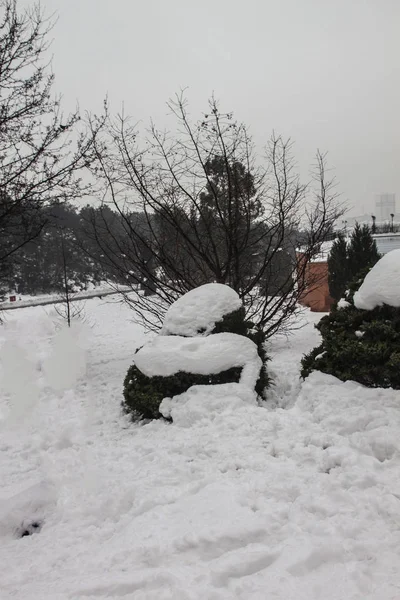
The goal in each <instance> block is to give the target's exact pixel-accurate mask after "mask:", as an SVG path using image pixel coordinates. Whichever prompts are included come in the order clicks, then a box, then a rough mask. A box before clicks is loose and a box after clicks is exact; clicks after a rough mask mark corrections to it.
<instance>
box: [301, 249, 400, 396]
mask: <svg viewBox="0 0 400 600" xmlns="http://www.w3.org/2000/svg"><path fill="white" fill-rule="evenodd" d="M360 283H361V285H360ZM317 329H318V330H319V331H320V332H321V335H322V344H320V346H318V347H317V348H314V350H312V351H311V352H310V353H309V354H308V355H306V356H305V357H304V358H303V361H302V376H303V377H307V375H309V374H310V373H311V371H314V370H318V371H323V372H324V373H329V374H331V375H335V376H336V377H338V378H339V379H342V380H343V381H347V380H354V381H358V382H359V383H361V384H363V385H366V386H368V387H384V388H388V387H392V388H395V389H400V250H393V251H392V252H389V253H388V254H386V255H385V256H384V257H383V258H381V259H380V261H379V262H378V263H377V264H376V265H375V266H374V267H373V268H372V269H371V270H370V271H369V273H367V275H366V277H365V279H364V281H363V282H356V283H355V284H354V285H353V286H352V289H351V290H350V293H349V294H348V295H347V296H346V302H339V303H338V305H337V306H335V307H333V308H332V311H331V313H330V314H329V315H327V316H325V317H323V318H322V319H321V321H320V322H319V323H318V325H317Z"/></svg>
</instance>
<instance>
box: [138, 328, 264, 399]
mask: <svg viewBox="0 0 400 600" xmlns="http://www.w3.org/2000/svg"><path fill="white" fill-rule="evenodd" d="M134 360H135V364H136V366H137V367H138V369H139V370H140V371H142V373H144V374H145V375H147V376H148V377H154V376H156V375H160V376H162V377H168V376H170V375H175V373H178V372H179V371H184V372H185V373H194V374H197V375H211V374H214V373H221V372H222V371H226V370H228V369H231V368H233V367H243V371H242V374H241V377H240V383H242V384H243V385H246V386H248V387H251V388H254V386H255V385H256V382H257V379H258V377H259V374H260V369H261V366H262V362H261V358H260V357H259V356H258V352H257V346H256V345H255V344H254V343H253V342H252V341H251V340H249V339H248V338H246V337H244V336H242V335H237V334H235V333H216V334H214V335H210V336H209V337H198V338H196V339H193V338H187V337H182V336H170V337H167V336H158V337H156V338H154V340H152V341H151V342H149V343H148V344H146V345H145V346H143V347H142V348H140V350H138V352H137V353H136V354H135V358H134Z"/></svg>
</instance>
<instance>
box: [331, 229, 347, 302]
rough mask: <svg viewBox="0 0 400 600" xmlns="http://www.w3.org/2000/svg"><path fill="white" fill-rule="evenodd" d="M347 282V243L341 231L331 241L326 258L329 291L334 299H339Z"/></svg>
mask: <svg viewBox="0 0 400 600" xmlns="http://www.w3.org/2000/svg"><path fill="white" fill-rule="evenodd" d="M348 282H349V264H348V257H347V244H346V239H345V237H344V235H343V233H339V235H338V237H337V238H336V240H335V241H334V242H333V245H332V249H331V252H330V254H329V258H328V283H329V293H330V295H331V296H332V298H333V299H334V300H340V298H342V297H343V295H344V292H345V291H346V288H347V284H348Z"/></svg>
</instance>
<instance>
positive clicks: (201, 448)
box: [0, 300, 400, 600]
mask: <svg viewBox="0 0 400 600" xmlns="http://www.w3.org/2000/svg"><path fill="white" fill-rule="evenodd" d="M87 310H89V311H90V321H91V322H92V323H93V327H92V328H91V329H89V330H88V331H86V334H85V338H84V345H85V346H86V347H87V348H88V355H87V375H86V378H84V379H81V380H80V381H78V382H77V383H76V384H75V385H74V386H73V388H72V389H68V390H66V391H64V392H61V391H60V392H54V391H52V390H51V389H50V388H49V387H48V386H46V381H45V380H44V376H43V371H39V368H41V365H43V364H45V361H46V357H47V356H49V355H50V354H51V351H52V350H51V349H52V343H53V342H52V340H53V339H54V329H53V326H52V324H51V322H49V320H48V318H47V317H42V314H43V311H42V309H40V308H35V309H33V308H30V309H24V310H21V311H15V315H13V318H12V319H10V320H9V322H8V325H7V326H6V329H5V330H3V331H5V333H3V342H4V339H6V340H7V341H6V343H7V345H9V344H10V343H11V342H12V340H13V339H14V340H15V339H16V338H19V339H20V340H23V341H24V347H25V349H26V353H27V357H28V359H29V358H30V359H31V362H32V363H34V364H35V368H36V370H37V373H38V374H39V375H40V376H41V379H39V384H38V385H39V398H40V400H39V403H38V405H37V406H36V408H35V407H33V410H32V412H31V413H29V412H27V414H26V418H25V419H24V420H22V421H21V420H19V421H18V420H17V421H15V422H13V423H10V422H9V421H3V423H2V428H1V431H0V435H1V441H0V479H1V481H2V490H1V498H0V589H1V590H2V592H1V598H2V600H3V599H4V600H9V599H11V598H12V599H18V600H50V599H51V600H67V599H71V600H81V599H82V600H83V599H86V600H88V599H92V600H93V599H110V598H112V599H117V598H118V599H120V598H123V599H125V600H232V599H240V600H266V599H267V598H268V599H270V598H274V599H279V600H280V599H282V600H283V599H285V600H295V599H296V600H303V599H304V600H317V599H318V600H321V599H324V600H338V599H343V600H350V599H351V600H355V599H359V600H361V599H363V600H378V599H379V600H389V599H395V598H400V581H399V576H398V573H399V570H400V559H399V556H398V548H399V547H400V520H399V516H398V515H399V514H400V468H399V467H400V462H399V455H400V454H399V442H398V440H399V429H400V410H399V393H398V392H394V391H391V390H385V391H383V390H366V389H363V388H361V386H357V385H355V384H350V383H347V384H341V383H339V382H338V381H337V380H335V379H334V378H332V377H328V376H322V375H313V376H312V377H310V378H309V379H308V380H307V381H306V382H305V383H304V384H302V385H300V384H299V382H298V360H299V357H300V355H301V353H302V352H303V351H305V350H308V349H309V348H311V347H312V346H313V345H314V344H315V342H316V339H317V338H316V333H315V332H314V331H313V329H312V327H311V326H310V325H308V326H307V327H306V328H304V329H302V330H300V331H298V332H297V333H296V334H295V335H294V336H293V337H292V338H290V340H289V342H288V343H286V342H280V341H277V342H274V345H273V346H272V350H273V351H274V352H276V351H277V350H278V348H279V354H278V355H277V356H276V357H275V358H274V360H273V361H271V369H272V370H273V371H274V372H275V373H276V377H277V379H276V388H275V390H276V391H275V396H274V398H275V400H276V398H277V397H278V396H279V398H280V402H281V405H282V406H283V405H285V406H290V405H291V404H293V400H294V397H295V396H296V402H295V403H294V406H293V407H292V408H289V409H281V408H277V409H276V410H268V409H265V408H261V407H257V406H249V405H246V404H244V403H243V406H240V405H239V406H238V403H237V402H236V401H234V400H233V399H231V398H230V397H229V396H227V398H226V402H225V403H221V402H218V403H217V402H216V403H215V405H214V408H212V407H211V408H210V406H211V405H212V403H211V400H210V401H209V402H208V403H207V406H208V411H209V412H205V411H202V410H201V407H200V408H199V410H198V411H197V412H195V413H193V412H188V411H189V409H188V408H187V407H185V406H182V408H181V415H180V417H181V418H180V419H179V422H180V423H181V425H180V426H178V425H176V424H172V425H171V424H167V423H164V422H160V421H159V422H152V423H149V424H147V425H144V426H139V425H132V424H130V423H129V422H128V421H127V420H126V419H125V418H123V417H121V414H120V410H119V403H120V398H121V392H122V380H123V377H124V375H125V372H126V370H127V368H128V366H129V364H130V362H131V357H132V355H133V352H134V349H135V348H136V346H137V345H139V344H141V343H142V342H143V339H144V336H143V333H142V331H141V330H140V328H139V327H138V326H136V325H134V324H133V323H131V322H130V321H129V318H130V313H129V311H128V309H127V308H126V307H124V306H122V305H119V304H112V303H107V302H105V301H103V302H101V301H99V300H94V301H91V302H90V303H88V304H87ZM40 311H42V312H40ZM3 350H4V343H3V347H2V349H1V351H3ZM1 397H2V398H3V400H2V403H3V406H1V405H0V410H1V411H2V412H3V414H4V416H6V415H7V407H6V406H5V403H6V402H5V401H6V400H7V398H8V397H9V391H7V390H6V389H4V390H2V394H1ZM199 398H201V394H199ZM28 404H29V403H28ZM185 411H186V412H185ZM0 425H1V424H0ZM31 486H33V487H31ZM20 492H23V493H22V495H20V496H16V494H18V493H20ZM29 511H31V513H30V512H29ZM22 515H25V517H26V518H27V517H29V516H31V517H32V518H33V517H35V518H36V517H37V518H38V519H40V520H41V519H43V521H44V523H43V526H42V529H41V531H40V532H39V533H37V534H35V535H31V536H28V537H24V538H22V539H16V538H15V537H14V530H15V527H17V525H18V523H19V522H20V521H21V518H22Z"/></svg>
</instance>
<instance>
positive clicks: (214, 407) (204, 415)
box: [159, 383, 257, 427]
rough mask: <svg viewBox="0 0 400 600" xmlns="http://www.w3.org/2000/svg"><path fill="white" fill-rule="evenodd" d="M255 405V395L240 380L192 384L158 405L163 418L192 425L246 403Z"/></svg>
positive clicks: (175, 423) (234, 409)
mask: <svg viewBox="0 0 400 600" xmlns="http://www.w3.org/2000/svg"><path fill="white" fill-rule="evenodd" d="M246 404H247V405H250V406H257V394H256V393H255V392H254V391H253V390H250V389H249V388H248V387H246V386H244V385H241V384H240V383H222V384H219V385H213V386H209V385H193V386H192V387H191V388H189V389H188V390H187V391H186V392H184V393H183V394H179V395H178V396H174V397H173V398H164V400H163V401H162V402H161V404H160V409H159V410H160V413H161V414H162V415H163V417H166V418H169V417H171V418H172V420H173V422H174V425H178V426H179V427H191V426H192V425H194V423H198V422H200V421H203V420H209V421H214V420H215V419H216V418H218V417H220V416H221V415H222V414H224V413H226V412H230V411H236V410H237V409H239V408H243V407H244V406H245V405H246Z"/></svg>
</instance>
